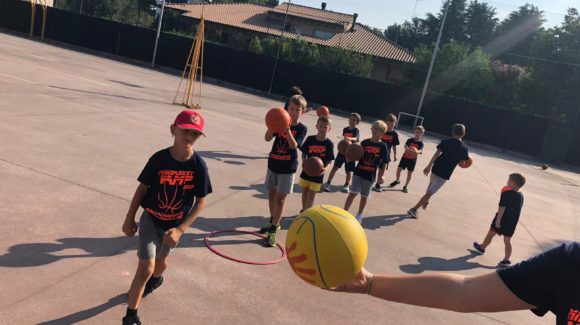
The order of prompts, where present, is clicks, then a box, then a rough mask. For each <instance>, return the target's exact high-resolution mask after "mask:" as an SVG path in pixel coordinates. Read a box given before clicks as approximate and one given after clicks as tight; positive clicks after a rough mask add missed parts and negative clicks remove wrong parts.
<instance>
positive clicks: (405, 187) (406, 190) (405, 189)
mask: <svg viewBox="0 0 580 325" xmlns="http://www.w3.org/2000/svg"><path fill="white" fill-rule="evenodd" d="M401 192H403V193H409V190H408V189H407V186H403V190H401Z"/></svg>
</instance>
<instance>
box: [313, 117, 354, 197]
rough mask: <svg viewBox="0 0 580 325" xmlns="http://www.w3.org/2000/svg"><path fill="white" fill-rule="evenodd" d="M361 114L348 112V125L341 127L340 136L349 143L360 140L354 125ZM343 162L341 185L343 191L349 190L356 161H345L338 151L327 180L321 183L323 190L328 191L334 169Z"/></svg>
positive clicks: (334, 172) (338, 167) (337, 168)
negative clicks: (342, 180)
mask: <svg viewBox="0 0 580 325" xmlns="http://www.w3.org/2000/svg"><path fill="white" fill-rule="evenodd" d="M361 119H362V118H361V116H360V114H358V113H350V117H349V118H348V126H347V127H345V128H344V129H342V136H343V137H344V139H345V140H347V141H350V143H357V142H359V140H360V132H359V130H358V128H357V127H356V126H357V125H358V124H359V123H360V121H361ZM343 164H344V171H345V173H346V181H345V182H344V186H343V187H342V190H341V191H342V192H343V193H348V192H350V186H349V185H350V179H351V176H352V172H353V171H354V169H355V167H356V163H355V162H354V161H346V157H345V156H344V154H341V153H338V154H337V155H336V160H335V161H334V166H333V167H332V170H331V171H330V175H328V180H327V181H326V183H325V184H322V190H323V191H325V192H330V182H332V179H333V178H334V175H335V174H336V171H337V170H339V169H340V167H342V165H343Z"/></svg>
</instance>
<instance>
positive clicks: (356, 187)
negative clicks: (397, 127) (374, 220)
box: [344, 120, 390, 223]
mask: <svg viewBox="0 0 580 325" xmlns="http://www.w3.org/2000/svg"><path fill="white" fill-rule="evenodd" d="M386 130H387V125H386V124H385V122H383V121H381V120H378V121H375V122H374V123H373V125H372V127H371V132H372V137H371V138H370V139H366V140H363V141H362V142H361V145H362V147H363V150H364V154H363V157H362V158H361V159H360V160H359V161H358V163H357V165H356V168H355V171H354V176H353V177H352V188H351V190H350V193H349V194H348V197H347V198H346V202H345V203H344V209H345V210H346V211H348V209H349V208H350V206H351V205H352V202H353V200H354V198H355V197H356V196H357V195H358V194H359V193H360V196H361V198H360V203H359V207H358V213H357V214H356V220H358V222H360V223H362V219H363V214H362V213H363V211H364V209H365V206H366V204H367V200H368V197H369V196H370V194H371V188H372V187H373V184H374V182H375V177H376V174H377V169H379V179H384V178H383V177H384V176H383V175H384V173H385V168H386V167H387V164H388V162H389V159H390V158H389V156H390V155H389V148H388V147H387V145H386V144H385V143H384V142H382V141H381V136H382V135H383V134H385V131H386ZM379 166H382V167H379Z"/></svg>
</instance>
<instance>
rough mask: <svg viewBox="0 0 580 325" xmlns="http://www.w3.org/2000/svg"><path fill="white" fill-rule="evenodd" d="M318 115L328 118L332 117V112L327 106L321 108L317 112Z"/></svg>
mask: <svg viewBox="0 0 580 325" xmlns="http://www.w3.org/2000/svg"><path fill="white" fill-rule="evenodd" d="M316 115H318V116H319V117H320V116H328V115H330V110H328V107H326V106H319V107H318V109H317V110H316Z"/></svg>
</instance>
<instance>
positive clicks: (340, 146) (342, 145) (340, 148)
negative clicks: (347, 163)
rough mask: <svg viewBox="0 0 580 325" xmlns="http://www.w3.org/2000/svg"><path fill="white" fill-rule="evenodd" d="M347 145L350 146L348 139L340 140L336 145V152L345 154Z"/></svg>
mask: <svg viewBox="0 0 580 325" xmlns="http://www.w3.org/2000/svg"><path fill="white" fill-rule="evenodd" d="M348 146H350V141H348V140H342V141H340V142H339V143H338V145H337V146H336V147H337V149H338V153H339V154H341V155H344V154H346V149H348Z"/></svg>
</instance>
